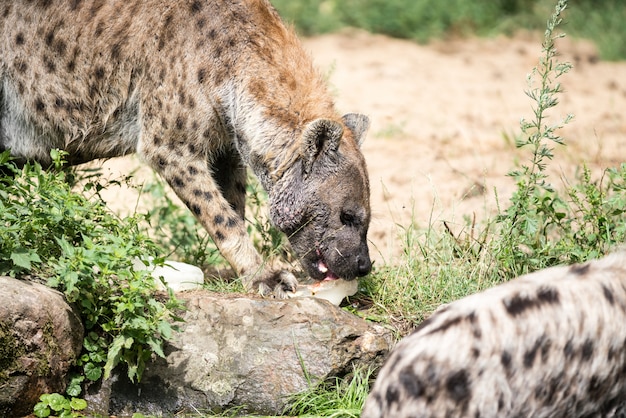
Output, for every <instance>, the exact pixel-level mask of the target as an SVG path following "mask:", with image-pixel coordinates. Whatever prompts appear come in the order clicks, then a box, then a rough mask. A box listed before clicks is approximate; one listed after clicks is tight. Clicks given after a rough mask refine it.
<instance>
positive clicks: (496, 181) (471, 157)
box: [106, 31, 626, 262]
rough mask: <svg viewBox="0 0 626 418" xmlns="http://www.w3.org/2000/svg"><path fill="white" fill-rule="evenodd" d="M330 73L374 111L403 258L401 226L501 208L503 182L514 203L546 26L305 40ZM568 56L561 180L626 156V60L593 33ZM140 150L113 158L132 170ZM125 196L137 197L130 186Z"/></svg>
mask: <svg viewBox="0 0 626 418" xmlns="http://www.w3.org/2000/svg"><path fill="white" fill-rule="evenodd" d="M304 44H305V47H306V48H307V49H308V50H309V51H310V53H311V54H312V56H313V57H314V60H315V62H316V64H317V66H318V67H319V68H320V70H321V71H322V72H323V73H325V74H328V76H329V80H330V84H331V86H332V90H333V92H334V94H335V96H336V102H337V107H338V108H339V110H340V111H341V112H345V113H347V112H360V113H365V114H367V115H369V116H370V118H371V122H372V124H371V129H370V132H369V135H368V138H367V140H366V142H365V144H364V146H363V152H364V154H365V157H366V160H367V162H368V167H369V173H370V181H371V192H372V194H371V203H372V212H373V218H372V224H371V229H370V231H371V232H370V241H371V246H372V255H373V257H374V258H375V259H377V260H379V262H393V261H394V259H395V256H396V255H397V254H398V253H399V251H400V249H401V244H400V241H399V239H398V231H399V227H398V225H400V226H407V225H409V224H410V223H411V222H415V223H416V224H417V225H418V226H426V225H428V223H429V222H432V223H435V224H436V223H439V222H441V221H443V220H445V221H447V222H448V223H449V224H450V225H452V227H453V228H454V227H456V228H459V229H460V228H462V227H463V224H464V220H463V218H464V216H469V217H473V216H476V218H477V219H478V220H480V219H484V218H485V216H489V215H492V214H493V213H495V211H496V199H495V193H494V189H495V188H497V191H498V199H499V201H500V202H501V204H503V206H506V203H507V199H508V197H509V196H510V194H511V192H512V190H513V181H512V180H511V179H510V178H509V177H507V176H506V173H507V172H508V171H509V170H511V169H512V168H514V167H515V164H516V163H519V162H524V160H527V159H528V152H520V151H519V150H516V149H515V146H514V143H513V140H512V138H513V137H514V136H515V135H516V134H518V133H519V131H520V130H519V120H520V118H521V117H526V118H530V117H531V116H532V109H531V104H532V103H531V101H530V99H529V98H528V97H527V96H526V95H525V93H524V90H525V89H527V84H526V77H527V75H528V74H529V73H530V71H531V69H532V68H533V67H534V66H535V65H536V64H537V62H538V57H539V56H540V54H541V39H540V37H539V36H537V35H531V34H527V35H519V36H516V37H515V38H513V39H511V38H504V37H502V38H496V39H469V40H468V39H466V40H457V41H447V42H436V43H433V44H430V45H426V46H424V45H417V44H415V43H413V42H410V41H404V40H397V39H390V38H387V37H384V36H378V35H371V34H366V33H363V32H358V31H348V32H345V33H341V34H335V35H328V36H322V37H316V38H311V39H305V40H304ZM557 47H558V49H559V51H560V52H561V53H562V56H561V58H560V59H562V60H565V61H569V62H571V63H572V64H574V69H573V70H572V71H571V72H570V73H568V74H566V75H564V76H563V77H562V78H561V79H560V81H562V84H563V86H564V89H565V93H564V94H563V95H561V96H560V102H561V103H560V105H559V106H558V107H557V108H556V109H554V110H552V111H551V112H550V115H551V116H552V117H554V119H553V120H552V121H553V122H554V121H556V120H557V118H560V117H563V116H565V115H566V114H568V113H572V114H574V115H575V119H574V121H573V122H571V123H570V124H569V125H568V126H567V127H566V128H564V129H563V130H562V131H561V135H562V136H564V137H565V139H566V142H567V144H568V145H567V146H566V147H559V148H557V149H556V158H555V160H554V162H553V163H552V164H551V166H550V170H551V172H552V173H553V176H552V181H553V182H554V183H555V185H556V186H559V185H562V184H563V182H564V181H566V180H565V179H570V180H571V179H573V178H574V175H575V173H576V170H577V167H579V166H580V164H581V163H582V162H586V163H587V164H588V165H589V166H590V167H591V168H592V169H593V171H594V173H596V174H597V175H600V174H601V171H602V169H603V168H606V167H610V166H615V165H618V164H619V163H621V162H622V161H624V160H625V158H624V155H625V154H626V146H625V144H626V135H625V134H626V115H625V113H624V110H626V63H607V62H601V61H599V60H598V56H597V53H596V50H595V48H594V47H593V45H591V44H589V43H588V42H584V41H579V42H574V41H572V40H569V39H568V38H565V39H563V40H560V41H559V43H558V44H557ZM137 164H138V163H137V162H136V160H135V159H129V158H125V159H117V160H110V161H109V162H107V163H106V165H107V167H109V168H110V169H111V170H112V171H113V172H115V171H118V170H119V171H121V172H128V171H129V169H130V168H131V166H136V165H137ZM113 193H114V194H113V195H111V196H110V198H109V199H108V200H109V202H110V204H111V205H112V206H113V207H116V208H129V207H131V208H132V207H134V204H135V200H134V199H133V198H132V197H123V196H122V197H120V194H119V191H115V192H113Z"/></svg>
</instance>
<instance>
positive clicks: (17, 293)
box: [0, 277, 83, 417]
mask: <svg viewBox="0 0 626 418" xmlns="http://www.w3.org/2000/svg"><path fill="white" fill-rule="evenodd" d="M82 342H83V326H82V324H81V322H80V318H79V317H78V315H77V314H76V313H75V312H74V311H73V310H72V308H71V307H70V306H69V305H68V304H67V302H66V301H65V298H64V297H63V295H62V294H61V293H60V292H58V291H56V290H53V289H51V288H49V287H46V286H44V285H41V284H38V283H33V282H29V281H24V280H16V279H13V278H10V277H0V416H3V417H16V416H24V415H27V414H29V413H31V412H32V410H33V406H34V405H35V403H37V402H38V401H39V396H40V395H41V394H42V393H52V392H63V391H64V390H65V385H66V383H67V382H66V374H67V371H68V370H69V368H70V366H71V365H72V364H73V363H74V361H75V360H76V358H77V357H78V356H79V355H80V350H81V347H82Z"/></svg>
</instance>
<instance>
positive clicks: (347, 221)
mask: <svg viewBox="0 0 626 418" xmlns="http://www.w3.org/2000/svg"><path fill="white" fill-rule="evenodd" d="M339 220H340V221H341V224H342V225H345V226H356V225H357V223H358V220H357V219H356V216H354V214H353V213H352V212H347V211H341V214H340V215H339Z"/></svg>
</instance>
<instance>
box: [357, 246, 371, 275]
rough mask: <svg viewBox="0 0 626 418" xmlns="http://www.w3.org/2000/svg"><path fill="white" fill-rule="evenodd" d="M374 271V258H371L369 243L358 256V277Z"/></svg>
mask: <svg viewBox="0 0 626 418" xmlns="http://www.w3.org/2000/svg"><path fill="white" fill-rule="evenodd" d="M371 271H372V260H371V259H370V254H369V250H368V249H367V245H366V246H365V251H362V252H361V253H360V254H357V256H356V275H357V276H358V277H363V276H367V275H368V274H370V272H371Z"/></svg>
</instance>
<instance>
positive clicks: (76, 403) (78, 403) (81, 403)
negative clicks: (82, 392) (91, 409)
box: [70, 398, 87, 411]
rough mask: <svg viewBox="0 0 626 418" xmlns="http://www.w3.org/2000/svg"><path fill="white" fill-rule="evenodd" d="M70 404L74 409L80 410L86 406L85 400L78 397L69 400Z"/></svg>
mask: <svg viewBox="0 0 626 418" xmlns="http://www.w3.org/2000/svg"><path fill="white" fill-rule="evenodd" d="M70 406H71V407H72V409H73V410H74V411H82V410H83V409H85V408H87V401H86V400H84V399H79V398H72V400H71V401H70Z"/></svg>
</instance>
